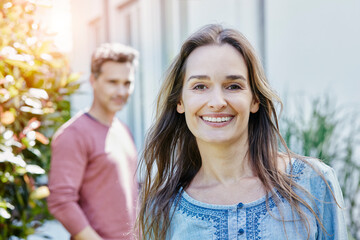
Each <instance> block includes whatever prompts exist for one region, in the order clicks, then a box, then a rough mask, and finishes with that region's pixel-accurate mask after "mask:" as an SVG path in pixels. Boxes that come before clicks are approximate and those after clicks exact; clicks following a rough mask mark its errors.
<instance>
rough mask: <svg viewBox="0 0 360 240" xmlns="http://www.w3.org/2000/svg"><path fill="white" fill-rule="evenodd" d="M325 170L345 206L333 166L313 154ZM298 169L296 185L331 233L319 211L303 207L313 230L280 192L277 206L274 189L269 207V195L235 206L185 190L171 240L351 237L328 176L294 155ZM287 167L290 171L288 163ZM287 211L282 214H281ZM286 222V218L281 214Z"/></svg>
mask: <svg viewBox="0 0 360 240" xmlns="http://www.w3.org/2000/svg"><path fill="white" fill-rule="evenodd" d="M308 161H309V162H310V163H311V164H312V165H313V166H314V167H315V169H317V170H318V171H320V172H321V173H322V174H323V175H324V177H325V179H326V181H327V183H328V184H329V186H330V187H331V189H332V191H333V193H334V196H335V198H336V200H337V202H338V203H339V204H340V206H341V207H342V208H344V203H343V197H342V193H341V189H340V187H339V183H338V180H337V178H336V175H335V172H334V170H333V169H332V168H330V167H329V166H327V165H325V164H324V163H322V162H320V161H317V160H311V159H308ZM292 163H293V174H294V179H295V181H296V183H297V184H299V185H300V186H301V187H303V188H305V189H306V190H307V191H308V192H309V193H310V194H311V195H312V196H309V195H307V194H305V193H303V192H301V191H299V190H296V192H297V194H299V196H301V197H302V199H304V200H305V201H306V202H307V203H308V204H309V205H310V206H311V207H312V208H313V209H314V211H315V212H316V213H317V215H318V216H319V218H320V220H321V222H322V224H323V226H324V228H325V230H326V232H325V231H324V230H323V229H322V227H321V225H320V224H319V223H318V222H317V221H316V218H315V216H314V215H313V214H312V213H311V212H310V211H309V210H308V209H306V208H305V207H304V206H302V205H301V206H300V207H301V209H302V210H303V211H304V213H305V214H306V216H307V218H308V221H309V225H310V231H307V230H306V227H305V225H304V224H303V223H302V222H301V221H297V220H299V216H298V215H297V214H296V213H295V212H293V211H291V206H290V204H289V203H288V202H287V201H286V200H285V199H284V198H283V197H281V196H279V197H280V202H278V206H277V205H276V204H275V200H274V199H275V198H274V195H271V194H269V198H268V207H269V209H267V206H266V197H265V196H264V197H262V198H260V199H258V200H256V201H253V202H250V203H239V204H235V205H213V204H207V203H203V202H199V201H197V200H195V199H193V198H192V197H190V196H189V195H188V194H187V193H186V192H185V191H182V194H179V196H178V204H177V205H176V208H175V207H174V206H173V208H172V212H173V213H174V215H173V218H172V220H171V223H170V228H169V230H168V233H167V239H172V240H180V239H181V240H183V239H190V240H210V239H211V240H218V239H221V240H224V239H229V240H230V239H231V240H235V239H236V240H240V239H251V240H253V239H254V240H255V239H256V240H257V239H289V240H294V239H307V237H308V234H309V239H310V240H313V239H348V238H347V231H346V225H345V220H344V215H343V209H341V208H339V207H338V206H337V204H336V203H335V201H334V199H333V197H332V194H331V191H329V189H328V187H327V186H326V183H325V182H324V181H323V179H322V178H321V177H320V176H319V175H318V174H317V173H316V172H315V171H314V170H313V169H312V168H311V167H310V166H309V165H308V164H305V163H304V162H303V161H301V160H297V159H293V160H292ZM287 172H288V173H289V172H290V169H289V167H288V169H287ZM281 214H282V215H281ZM281 216H283V219H284V220H285V221H282V220H281V219H282V217H281Z"/></svg>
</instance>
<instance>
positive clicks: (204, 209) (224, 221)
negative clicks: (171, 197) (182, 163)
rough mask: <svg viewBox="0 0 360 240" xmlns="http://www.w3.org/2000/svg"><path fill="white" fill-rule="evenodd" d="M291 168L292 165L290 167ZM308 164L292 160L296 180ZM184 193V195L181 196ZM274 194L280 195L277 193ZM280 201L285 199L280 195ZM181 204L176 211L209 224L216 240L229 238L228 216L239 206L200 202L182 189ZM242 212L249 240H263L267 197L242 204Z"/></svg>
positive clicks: (271, 203) (270, 197)
mask: <svg viewBox="0 0 360 240" xmlns="http://www.w3.org/2000/svg"><path fill="white" fill-rule="evenodd" d="M289 166H290V165H289ZM305 167H306V164H305V163H304V162H303V161H301V160H298V159H292V174H293V175H294V180H295V181H298V180H299V179H300V177H299V176H300V175H302V174H303V172H304V169H305ZM286 172H287V173H289V172H290V167H287V168H286ZM181 193H182V194H181ZM269 194H270V193H269ZM273 194H278V192H277V191H275V192H274V193H273ZM273 194H271V195H268V207H269V210H272V209H273V208H274V207H275V206H276V203H275V200H274V199H273ZM278 196H279V198H280V201H284V198H283V197H282V196H280V195H279V194H278ZM176 198H178V200H179V202H178V205H177V209H176V211H178V212H179V213H180V214H184V215H186V216H188V217H192V218H196V219H200V220H203V221H205V222H208V223H210V224H211V225H212V228H213V229H214V232H213V234H214V237H215V238H214V239H216V240H220V239H227V238H228V231H229V229H228V216H229V211H230V210H233V209H236V208H237V206H238V205H239V204H242V203H239V204H233V205H215V204H208V203H203V202H200V201H198V200H196V199H193V198H192V197H190V196H189V195H188V194H187V193H186V192H185V191H183V188H180V190H179V194H178V195H177V197H176ZM242 211H246V223H247V224H246V230H245V231H246V234H247V239H261V236H260V232H261V231H260V230H259V227H260V219H261V218H263V217H264V216H265V215H266V213H267V211H268V209H267V206H266V195H265V196H263V197H262V198H260V199H257V200H255V201H253V202H249V203H244V204H242Z"/></svg>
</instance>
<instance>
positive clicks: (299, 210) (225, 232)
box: [139, 25, 347, 240]
mask: <svg viewBox="0 0 360 240" xmlns="http://www.w3.org/2000/svg"><path fill="white" fill-rule="evenodd" d="M275 102H279V103H280V104H281V101H280V99H279V98H278V96H277V95H276V93H275V92H274V91H273V90H272V89H271V88H270V86H269V84H268V82H267V80H266V78H265V75H264V70H263V68H262V66H261V63H260V61H259V60H258V58H257V57H256V54H255V52H254V50H253V48H252V46H251V45H250V43H249V42H248V41H247V39H246V38H245V37H244V36H243V35H241V34H240V33H239V32H237V31H235V30H232V29H223V28H222V27H221V26H219V25H208V26H205V27H204V28H202V29H200V30H199V31H198V32H196V33H194V34H193V35H192V36H190V38H189V39H187V40H186V41H185V43H184V44H183V46H182V48H181V51H180V54H179V55H178V56H177V58H176V59H175V61H174V62H173V64H172V65H171V67H170V70H169V72H168V74H167V77H166V80H165V82H164V83H163V86H162V89H161V91H160V93H159V97H158V102H157V119H156V122H155V124H154V126H153V127H152V129H151V131H150V133H149V135H148V138H147V142H146V147H145V151H144V155H143V160H142V164H144V166H145V169H146V173H145V174H146V178H145V181H144V184H143V187H142V191H141V201H142V202H141V209H140V213H139V229H140V234H141V236H142V237H143V238H144V239H156V240H157V239H191V240H196V239H347V237H346V236H347V233H346V227H345V224H344V219H343V213H342V212H341V208H340V206H342V203H343V202H342V201H343V199H342V194H341V190H340V188H339V185H338V182H337V179H336V176H335V173H334V171H333V170H332V169H331V168H330V167H328V166H326V165H325V164H323V163H321V162H320V161H318V160H315V159H309V158H307V159H306V158H304V157H300V156H295V154H293V153H291V152H290V150H289V149H287V147H286V144H285V142H284V140H283V139H282V137H281V136H280V133H279V127H278V120H277V114H276V111H275V106H274V104H275ZM278 140H279V141H278ZM279 142H280V143H281V145H282V146H283V149H285V150H286V151H284V152H279V145H278V143H279Z"/></svg>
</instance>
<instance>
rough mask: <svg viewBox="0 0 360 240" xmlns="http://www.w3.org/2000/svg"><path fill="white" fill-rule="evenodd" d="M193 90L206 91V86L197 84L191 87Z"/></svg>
mask: <svg viewBox="0 0 360 240" xmlns="http://www.w3.org/2000/svg"><path fill="white" fill-rule="evenodd" d="M193 89H194V90H204V89H206V86H205V85H204V84H198V85H196V86H194V87H193Z"/></svg>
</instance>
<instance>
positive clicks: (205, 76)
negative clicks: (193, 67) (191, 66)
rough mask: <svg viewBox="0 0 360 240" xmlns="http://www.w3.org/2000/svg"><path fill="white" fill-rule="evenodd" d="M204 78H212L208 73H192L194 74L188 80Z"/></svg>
mask: <svg viewBox="0 0 360 240" xmlns="http://www.w3.org/2000/svg"><path fill="white" fill-rule="evenodd" d="M194 78H195V79H204V80H206V79H210V77H209V76H207V75H192V76H190V77H189V78H188V80H187V81H190V80H191V79H194Z"/></svg>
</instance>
